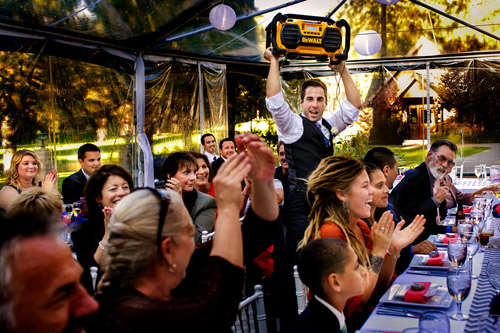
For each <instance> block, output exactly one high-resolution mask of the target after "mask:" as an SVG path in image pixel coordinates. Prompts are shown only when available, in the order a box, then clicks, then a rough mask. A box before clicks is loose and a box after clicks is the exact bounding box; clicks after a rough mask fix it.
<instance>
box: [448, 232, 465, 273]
mask: <svg viewBox="0 0 500 333" xmlns="http://www.w3.org/2000/svg"><path fill="white" fill-rule="evenodd" d="M448 259H449V260H450V263H451V265H452V266H453V267H461V266H463V264H464V263H465V259H467V242H466V241H464V240H462V239H460V238H458V239H450V241H449V243H448Z"/></svg>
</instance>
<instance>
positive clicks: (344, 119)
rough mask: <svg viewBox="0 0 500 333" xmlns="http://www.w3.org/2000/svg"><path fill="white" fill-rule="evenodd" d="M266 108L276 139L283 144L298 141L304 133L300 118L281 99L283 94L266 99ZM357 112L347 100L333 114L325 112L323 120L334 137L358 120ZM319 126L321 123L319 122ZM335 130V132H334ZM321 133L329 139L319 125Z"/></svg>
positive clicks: (326, 131)
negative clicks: (273, 125)
mask: <svg viewBox="0 0 500 333" xmlns="http://www.w3.org/2000/svg"><path fill="white" fill-rule="evenodd" d="M266 107H267V109H268V110H269V112H271V114H272V115H273V120H274V123H275V124H276V128H277V132H278V138H279V139H280V140H281V141H283V143H286V144H291V143H294V142H296V141H298V140H299V139H300V138H301V137H302V134H303V133H304V124H303V123H302V119H301V117H300V116H299V115H298V114H296V113H294V112H293V111H292V109H291V108H290V106H289V105H288V103H287V102H286V101H285V99H284V98H283V94H282V93H281V92H279V93H278V94H276V95H274V96H273V97H269V98H266ZM358 117H359V110H358V109H356V108H355V107H354V106H353V105H352V104H351V103H350V102H349V101H348V100H347V99H345V100H343V101H342V103H340V109H339V110H337V112H335V113H333V114H332V113H331V112H325V113H324V114H323V119H325V120H326V121H327V122H328V123H329V124H330V125H331V126H332V131H334V133H333V134H334V136H336V135H337V134H338V133H340V132H342V131H343V130H344V129H346V128H347V126H349V125H351V124H352V123H353V122H355V121H356V120H358ZM320 124H321V122H320ZM335 129H336V130H335ZM321 132H323V135H325V137H327V138H329V137H330V133H329V131H328V128H326V127H325V126H323V124H321Z"/></svg>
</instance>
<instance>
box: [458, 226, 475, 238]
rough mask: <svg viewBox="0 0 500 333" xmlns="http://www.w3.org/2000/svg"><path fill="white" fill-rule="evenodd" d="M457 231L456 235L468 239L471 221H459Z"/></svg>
mask: <svg viewBox="0 0 500 333" xmlns="http://www.w3.org/2000/svg"><path fill="white" fill-rule="evenodd" d="M457 232H458V237H460V238H461V239H465V240H468V239H469V238H470V237H469V235H468V234H469V233H471V232H472V224H471V223H460V224H458V225H457Z"/></svg>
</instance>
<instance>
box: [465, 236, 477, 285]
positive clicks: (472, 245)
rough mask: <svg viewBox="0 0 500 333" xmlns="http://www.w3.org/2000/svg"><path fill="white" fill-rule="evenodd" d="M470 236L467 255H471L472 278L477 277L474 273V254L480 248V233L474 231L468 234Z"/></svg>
mask: <svg viewBox="0 0 500 333" xmlns="http://www.w3.org/2000/svg"><path fill="white" fill-rule="evenodd" d="M466 235H467V236H466V237H468V240H467V256H468V257H469V270H470V276H471V278H472V279H477V276H476V275H474V274H472V267H473V265H472V260H473V258H474V255H475V254H476V253H477V251H478V250H479V235H477V234H476V233H474V232H471V233H467V234H466Z"/></svg>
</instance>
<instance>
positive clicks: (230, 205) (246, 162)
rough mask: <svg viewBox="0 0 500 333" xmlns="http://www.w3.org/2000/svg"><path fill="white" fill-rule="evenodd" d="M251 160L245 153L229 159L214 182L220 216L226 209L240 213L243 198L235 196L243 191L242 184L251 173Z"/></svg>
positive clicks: (223, 164)
mask: <svg viewBox="0 0 500 333" xmlns="http://www.w3.org/2000/svg"><path fill="white" fill-rule="evenodd" d="M250 168H251V164H250V159H249V158H248V156H247V155H246V153H245V152H240V153H239V154H238V155H233V156H231V157H229V158H228V159H227V160H226V162H224V163H222V165H221V167H220V169H219V172H217V176H215V178H214V180H213V182H212V183H213V185H214V191H215V197H216V198H217V206H218V209H219V216H220V215H221V211H222V210H224V209H230V210H235V211H236V212H239V210H240V205H241V197H240V196H239V195H235V193H239V192H240V191H241V182H242V181H243V179H244V178H245V176H246V175H247V174H248V172H249V171H250Z"/></svg>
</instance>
